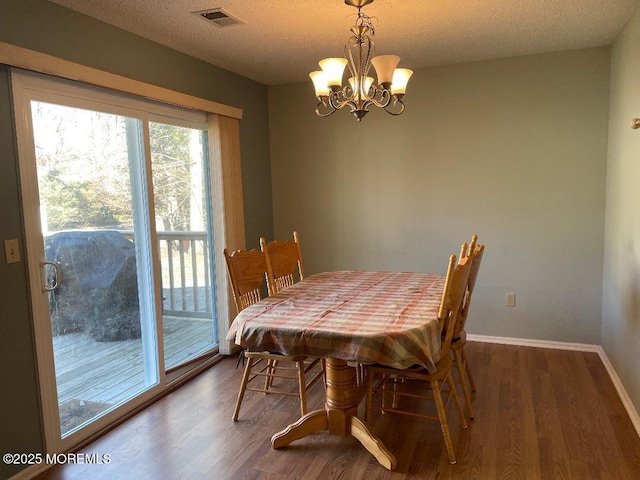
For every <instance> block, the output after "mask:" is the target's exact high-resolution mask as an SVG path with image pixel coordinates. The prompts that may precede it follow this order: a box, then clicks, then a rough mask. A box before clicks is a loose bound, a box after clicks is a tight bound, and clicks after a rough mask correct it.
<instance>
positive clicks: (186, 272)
mask: <svg viewBox="0 0 640 480" xmlns="http://www.w3.org/2000/svg"><path fill="white" fill-rule="evenodd" d="M149 138H150V145H151V170H152V177H153V191H154V203H155V215H156V235H157V238H158V242H159V255H160V262H161V271H162V300H163V302H162V304H163V335H164V363H165V369H166V370H171V369H172V368H175V367H177V366H180V365H182V364H184V363H186V362H188V361H189V360H192V359H194V358H196V357H198V356H199V355H201V354H203V353H205V352H207V351H208V350H211V349H212V348H213V347H214V346H216V345H217V334H216V322H215V316H214V308H213V305H215V302H214V298H213V297H214V296H213V285H214V283H213V282H212V273H213V271H214V270H213V268H212V264H213V263H212V262H213V257H212V252H211V248H210V245H211V238H210V236H211V234H210V232H211V228H210V224H211V214H210V209H209V206H210V205H211V202H210V201H209V197H210V195H209V186H208V185H209V183H208V178H209V175H208V171H207V168H206V166H207V164H208V162H207V156H206V151H207V148H206V131H204V130H200V129H196V128H188V127H184V126H178V125H173V124H167V123H161V122H150V123H149Z"/></svg>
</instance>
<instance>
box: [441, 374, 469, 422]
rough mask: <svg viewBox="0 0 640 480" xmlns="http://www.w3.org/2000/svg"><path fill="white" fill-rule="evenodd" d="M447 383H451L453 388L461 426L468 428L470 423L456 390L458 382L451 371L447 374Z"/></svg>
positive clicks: (452, 392)
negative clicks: (456, 382)
mask: <svg viewBox="0 0 640 480" xmlns="http://www.w3.org/2000/svg"><path fill="white" fill-rule="evenodd" d="M446 380H447V383H448V384H449V388H450V389H451V395H452V396H453V403H455V405H456V410H457V411H458V418H459V419H460V426H461V427H462V428H467V427H468V426H469V425H468V424H467V417H465V415H464V412H463V411H462V404H461V403H460V399H459V398H458V392H457V391H456V384H455V382H454V381H453V377H452V376H451V372H449V373H448V374H447V379H446Z"/></svg>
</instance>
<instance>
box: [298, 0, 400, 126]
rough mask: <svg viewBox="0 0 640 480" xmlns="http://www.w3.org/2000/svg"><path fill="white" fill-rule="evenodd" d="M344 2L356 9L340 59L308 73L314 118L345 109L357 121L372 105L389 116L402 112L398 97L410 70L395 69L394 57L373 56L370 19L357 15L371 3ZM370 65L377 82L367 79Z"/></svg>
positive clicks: (364, 0) (361, 0) (328, 60)
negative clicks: (344, 79) (346, 75)
mask: <svg viewBox="0 0 640 480" xmlns="http://www.w3.org/2000/svg"><path fill="white" fill-rule="evenodd" d="M344 3H346V4H347V5H349V6H351V7H356V8H357V9H358V15H357V18H356V23H355V25H354V26H353V27H351V33H352V34H353V35H352V36H351V37H349V40H348V41H347V43H346V45H345V46H344V58H325V59H324V60H321V61H320V62H319V65H320V68H322V70H319V71H316V72H311V73H310V74H309V76H310V77H311V80H313V85H314V87H315V91H316V97H317V98H318V105H317V106H316V115H319V116H321V117H327V116H329V115H331V114H332V113H333V112H335V111H336V110H340V109H342V108H345V107H348V108H349V109H350V110H349V111H350V112H351V113H353V114H354V115H355V117H356V118H357V119H358V121H360V120H362V118H363V117H364V116H365V115H366V114H367V112H369V107H371V106H372V105H374V106H376V107H380V108H384V110H385V111H386V112H387V113H389V114H391V115H400V114H401V113H402V112H404V103H402V97H403V96H404V94H405V92H406V88H407V82H408V81H409V78H410V77H411V75H412V74H413V71H411V70H408V69H406V68H396V66H397V65H398V63H399V62H400V57H398V56H397V55H379V56H377V57H376V56H374V55H375V44H374V42H373V39H372V38H373V36H374V34H375V28H374V26H373V22H372V21H371V18H370V17H369V16H368V15H366V14H365V13H363V12H361V8H362V7H364V6H365V5H369V4H370V3H373V0H344ZM347 65H348V66H349V72H350V73H351V76H350V77H349V82H348V84H346V85H345V86H342V77H343V75H344V69H345V67H346V66H347ZM372 65H373V67H374V69H375V72H376V76H377V77H378V78H377V80H378V83H377V84H376V83H374V81H373V78H372V77H370V76H369V70H370V69H371V66H372Z"/></svg>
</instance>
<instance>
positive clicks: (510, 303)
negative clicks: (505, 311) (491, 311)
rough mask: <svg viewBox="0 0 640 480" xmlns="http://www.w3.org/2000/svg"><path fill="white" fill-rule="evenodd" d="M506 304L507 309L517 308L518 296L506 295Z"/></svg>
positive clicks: (513, 294)
mask: <svg viewBox="0 0 640 480" xmlns="http://www.w3.org/2000/svg"><path fill="white" fill-rule="evenodd" d="M504 304H505V305H506V306H507V307H515V306H516V294H515V293H507V294H505V301H504Z"/></svg>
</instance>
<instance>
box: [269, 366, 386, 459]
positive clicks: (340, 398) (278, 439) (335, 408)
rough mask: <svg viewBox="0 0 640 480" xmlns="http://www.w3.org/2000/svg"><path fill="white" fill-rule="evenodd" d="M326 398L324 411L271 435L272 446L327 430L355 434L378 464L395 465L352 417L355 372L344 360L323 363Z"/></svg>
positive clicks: (303, 418)
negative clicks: (325, 376) (324, 366)
mask: <svg viewBox="0 0 640 480" xmlns="http://www.w3.org/2000/svg"><path fill="white" fill-rule="evenodd" d="M326 368H327V370H326V374H327V379H326V385H327V400H326V405H325V409H324V410H315V411H313V412H309V413H307V414H306V415H305V416H303V417H302V418H300V420H298V421H297V422H295V423H292V424H291V425H289V426H288V427H287V428H285V429H284V430H282V431H281V432H279V433H276V434H275V435H274V436H273V437H272V438H271V445H272V446H273V448H281V447H284V446H286V445H289V444H290V443H291V442H293V441H295V440H299V439H301V438H304V437H306V436H307V435H310V434H312V433H314V432H318V431H323V430H327V431H328V432H329V433H330V434H332V435H340V436H349V435H351V436H353V437H355V438H356V439H357V440H358V441H359V442H360V443H361V444H362V445H363V446H364V447H365V448H366V449H367V450H368V451H369V452H370V453H371V454H372V455H373V456H374V457H375V458H376V460H378V462H380V464H381V465H382V466H384V467H385V468H387V469H389V470H393V469H394V468H395V467H396V458H395V456H394V455H393V454H392V453H391V452H390V451H389V450H387V448H386V447H385V446H384V444H383V443H382V442H381V441H380V440H379V439H378V438H376V437H375V436H374V435H373V434H372V433H371V431H370V430H369V428H368V427H367V425H366V424H365V423H364V422H363V421H362V420H361V419H360V418H358V417H357V416H356V414H357V407H358V403H359V400H360V399H361V396H360V395H358V386H357V382H356V371H355V369H354V368H353V367H349V366H348V365H347V362H346V361H344V360H339V359H336V358H329V359H327V362H326Z"/></svg>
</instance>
